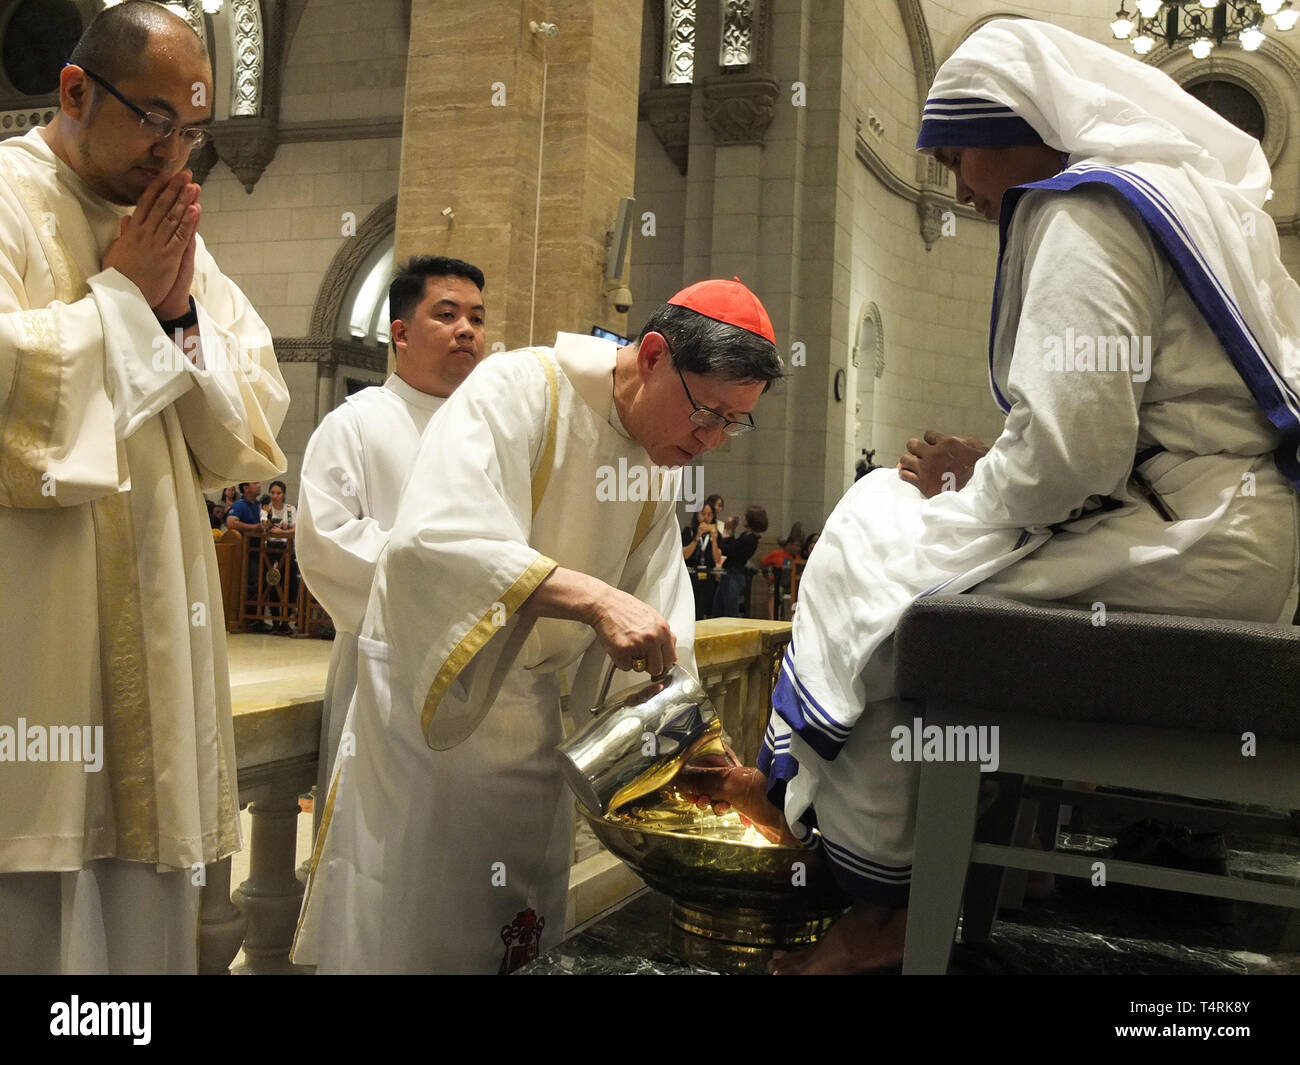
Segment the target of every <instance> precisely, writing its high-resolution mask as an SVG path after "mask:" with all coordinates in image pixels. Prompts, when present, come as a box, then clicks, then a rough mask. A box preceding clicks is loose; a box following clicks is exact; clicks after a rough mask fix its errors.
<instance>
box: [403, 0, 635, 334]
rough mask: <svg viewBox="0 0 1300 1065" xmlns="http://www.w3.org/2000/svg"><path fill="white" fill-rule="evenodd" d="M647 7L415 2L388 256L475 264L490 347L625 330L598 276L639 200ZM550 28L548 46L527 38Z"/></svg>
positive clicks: (555, 0)
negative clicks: (611, 240)
mask: <svg viewBox="0 0 1300 1065" xmlns="http://www.w3.org/2000/svg"><path fill="white" fill-rule="evenodd" d="M641 11H642V5H641V4H640V3H635V4H627V3H615V2H613V0H551V2H550V3H543V2H541V0H490V2H487V3H483V4H476V5H472V6H468V7H467V6H465V5H463V4H455V3H451V2H450V0H412V5H411V45H410V53H409V58H408V66H407V82H406V110H405V124H404V128H403V137H402V161H401V171H400V175H399V179H398V211H397V236H396V241H397V258H398V259H399V260H401V259H402V258H404V257H406V256H408V255H412V254H436V255H438V254H440V255H455V256H457V257H459V258H462V259H468V260H469V261H471V262H473V263H475V264H476V265H478V266H479V267H481V268H482V269H483V272H484V274H485V275H486V278H487V290H486V296H487V307H488V314H487V320H488V327H487V339H488V343H489V345H492V344H494V343H496V342H500V343H503V344H504V345H505V346H506V347H508V348H514V347H519V346H521V345H524V344H527V343H528V342H529V339H530V323H531V337H532V340H533V342H535V343H539V344H549V343H551V342H552V341H553V340H554V338H555V333H556V332H557V331H559V330H570V331H574V332H581V333H586V332H589V331H590V329H591V327H592V326H593V325H597V324H599V325H602V326H605V327H606V328H610V329H614V330H617V331H620V332H622V331H625V330H626V327H627V318H626V315H624V314H618V313H616V312H615V311H614V309H613V307H612V306H610V305H609V303H608V301H607V299H606V297H605V293H604V287H603V274H604V267H605V259H606V254H607V253H606V234H607V231H608V230H609V228H610V227H611V226H612V225H613V221H614V217H615V213H616V211H617V209H618V201H619V199H620V198H621V197H623V196H631V195H632V189H633V175H634V169H635V161H636V115H637V75H638V60H639V55H640V47H641ZM543 21H548V22H552V23H554V24H555V25H556V27H557V28H558V32H557V34H556V35H555V36H554V37H549V36H545V35H539V34H535V33H534V32H533V31H532V30H531V29H530V25H529V24H530V22H538V23H540V22H543ZM449 57H454V62H452V61H449ZM544 74H545V85H546V109H545V119H544V126H543V116H542V113H541V112H542V88H543V75H544ZM539 134H542V136H541V137H540V140H539ZM539 151H540V159H541V170H540V194H541V197H540V198H541V212H540V221H538V192H539V180H538V175H539V170H538V161H539ZM448 208H449V209H450V210H451V212H452V214H451V216H448V215H446V214H444V211H445V210H447V209H448ZM534 237H536V263H537V271H536V273H537V283H536V299H535V300H534V299H533V268H534Z"/></svg>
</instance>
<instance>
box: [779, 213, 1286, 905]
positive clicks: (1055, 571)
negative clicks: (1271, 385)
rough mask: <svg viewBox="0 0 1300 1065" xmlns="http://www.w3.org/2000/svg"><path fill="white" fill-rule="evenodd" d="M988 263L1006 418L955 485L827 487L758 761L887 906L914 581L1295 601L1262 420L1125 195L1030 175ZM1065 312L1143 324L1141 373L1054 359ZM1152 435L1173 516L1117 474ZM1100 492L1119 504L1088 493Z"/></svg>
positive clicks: (1094, 329) (1134, 597)
mask: <svg viewBox="0 0 1300 1065" xmlns="http://www.w3.org/2000/svg"><path fill="white" fill-rule="evenodd" d="M1003 271H1004V272H1003V277H1002V285H1001V292H1002V302H1001V305H1000V309H999V317H998V321H997V322H996V323H995V324H996V334H995V335H996V336H997V337H998V340H999V344H998V347H997V350H996V351H995V353H994V366H993V371H994V380H995V384H996V386H997V388H998V389H999V391H1001V392H1002V394H1003V395H1005V396H1007V397H1008V398H1009V399H1010V400H1011V402H1012V408H1011V412H1010V414H1009V415H1008V416H1007V421H1006V425H1005V427H1004V428H1003V431H1002V434H1001V435H1000V436H999V437H998V439H997V441H996V442H995V443H994V445H993V447H992V449H991V450H990V451H989V453H988V454H987V455H986V456H985V457H984V458H983V459H981V460H980V461H979V462H978V463H977V464H976V467H975V472H974V474H973V476H972V477H971V479H970V482H969V483H968V484H967V485H966V486H965V487H964V488H963V489H962V490H961V491H959V492H941V493H940V494H938V495H936V496H934V497H933V498H931V499H929V500H927V499H924V498H923V497H922V496H921V494H920V492H919V491H918V490H917V489H915V488H913V487H912V486H910V485H908V484H906V483H904V482H903V481H902V480H901V479H900V478H899V476H898V473H897V472H896V471H895V470H892V469H886V470H877V471H874V472H873V473H871V474H869V475H868V476H867V477H864V478H863V479H862V480H861V481H859V482H858V483H857V484H855V485H854V487H853V488H852V489H851V490H850V491H849V493H848V494H846V495H845V497H844V498H843V499H842V500H841V501H840V503H839V505H838V506H837V507H836V509H835V511H834V513H832V515H831V517H830V519H829V520H828V521H827V523H826V528H825V531H824V532H823V534H822V537H821V539H820V540H819V541H818V543H817V550H816V551H815V552H814V553H813V556H812V559H811V560H810V562H809V565H808V568H807V570H806V571H805V574H804V578H803V582H802V583H801V584H800V586H799V612H798V614H797V616H796V618H795V622H794V632H793V642H792V644H791V651H790V653H789V654H788V655H787V659H786V662H785V664H784V666H783V670H782V678H781V681H780V683H779V684H778V687H777V690H776V692H775V693H774V696H773V702H774V706H775V707H776V709H775V710H774V712H773V715H772V718H771V723H770V725H769V729H768V733H767V736H766V739H765V744H764V746H765V751H764V755H763V756H762V757H761V758H760V766H762V767H763V768H764V769H765V770H766V771H767V772H768V773H769V776H770V777H772V778H773V779H776V780H782V781H784V786H783V789H782V787H781V785H778V789H777V790H778V793H779V792H780V791H781V790H783V793H784V808H785V812H786V816H787V818H788V819H789V820H790V822H791V824H792V826H794V827H796V830H797V831H800V832H801V833H806V832H807V831H808V829H809V820H810V819H809V811H810V809H813V810H815V814H816V823H817V827H818V829H819V831H820V832H821V836H822V841H823V843H824V844H825V846H826V849H827V852H828V855H829V857H830V858H831V859H832V866H833V868H834V869H835V870H836V872H837V874H838V875H839V876H840V877H841V879H842V881H843V882H844V884H845V886H846V887H847V888H848V889H849V890H850V891H852V892H853V893H855V894H856V895H858V897H861V898H866V899H871V900H873V901H877V902H880V903H883V904H887V905H901V904H903V902H904V901H905V898H906V886H907V884H908V882H909V881H910V875H911V867H910V862H911V848H912V831H913V823H914V821H913V818H914V813H915V810H914V806H915V798H916V773H917V769H918V767H917V765H916V764H915V763H910V762H896V761H894V760H893V759H892V758H891V750H892V747H893V744H892V741H891V738H890V733H891V730H892V729H893V728H894V727H895V726H897V725H900V724H906V725H909V726H910V724H911V716H912V712H913V709H914V708H912V707H909V706H906V705H904V704H903V703H902V702H901V701H900V700H899V699H898V698H897V696H896V693H895V689H894V683H893V668H892V637H893V632H894V627H895V625H896V623H897V621H898V618H899V616H900V615H901V614H902V613H903V611H904V610H905V609H906V608H907V606H908V605H909V604H910V603H911V601H912V600H913V599H915V598H916V597H918V596H920V595H924V594H930V593H933V592H937V591H942V592H945V593H958V592H963V591H968V590H971V589H974V590H977V591H978V592H980V593H981V594H990V595H1000V596H1005V597H1008V598H1013V599H1023V600H1043V601H1047V600H1056V601H1064V602H1069V603H1076V604H1082V605H1084V606H1088V607H1090V606H1091V605H1092V604H1093V603H1095V602H1102V603H1104V604H1105V606H1106V608H1107V609H1110V610H1124V609H1129V610H1138V611H1148V612H1163V613H1174V614H1186V615H1193V616H1194V615H1204V616H1211V617H1221V618H1240V619H1249V620H1261V621H1269V622H1276V621H1280V620H1281V621H1289V620H1290V618H1291V614H1292V612H1293V611H1294V609H1295V605H1296V581H1297V552H1298V550H1300V547H1298V545H1300V534H1298V532H1297V529H1298V527H1300V516H1298V513H1297V510H1298V508H1297V498H1296V494H1295V492H1294V491H1293V490H1292V489H1291V487H1290V485H1289V484H1288V483H1287V481H1286V479H1285V478H1284V477H1283V476H1282V474H1281V473H1280V472H1279V471H1278V469H1277V467H1276V465H1275V463H1274V460H1273V451H1274V449H1275V448H1276V446H1277V442H1278V433H1277V431H1276V430H1275V429H1274V428H1273V426H1272V425H1270V424H1269V422H1268V421H1267V420H1266V419H1265V418H1264V416H1263V415H1262V414H1261V412H1260V410H1259V408H1258V406H1257V405H1256V403H1255V401H1254V399H1253V398H1252V397H1251V394H1250V392H1249V390H1248V389H1247V387H1246V385H1245V384H1244V383H1243V381H1242V379H1241V377H1240V375H1239V374H1238V373H1237V371H1236V370H1235V369H1234V368H1233V366H1232V364H1231V363H1230V362H1229V360H1228V358H1227V356H1226V355H1225V354H1224V352H1223V350H1222V348H1221V347H1220V346H1219V344H1218V342H1217V340H1216V339H1215V337H1214V334H1213V333H1212V332H1211V331H1210V328H1209V326H1208V325H1207V324H1206V322H1205V319H1204V318H1203V317H1202V315H1201V314H1200V313H1199V312H1198V311H1197V309H1196V307H1195V306H1194V305H1193V304H1192V302H1191V300H1190V298H1189V297H1188V295H1187V293H1186V291H1185V290H1184V288H1183V287H1182V285H1181V283H1180V282H1179V281H1178V279H1177V277H1176V276H1174V273H1173V271H1172V269H1171V267H1170V266H1169V264H1168V262H1167V261H1166V260H1165V259H1164V258H1163V256H1162V255H1161V254H1160V253H1159V251H1158V250H1157V249H1156V248H1155V247H1154V245H1153V243H1152V239H1151V236H1150V234H1149V233H1148V231H1147V229H1146V227H1145V226H1143V224H1142V223H1141V222H1140V221H1139V220H1138V218H1137V216H1136V214H1135V213H1134V212H1133V211H1132V209H1131V208H1129V207H1128V206H1127V204H1126V203H1125V202H1124V201H1123V200H1121V199H1120V198H1119V196H1118V195H1117V194H1115V193H1113V192H1111V191H1109V190H1102V189H1097V188H1085V189H1079V190H1076V191H1073V192H1071V193H1069V194H1066V195H1061V194H1052V193H1044V192H1031V193H1029V194H1027V195H1026V198H1025V200H1024V201H1023V202H1022V204H1021V205H1020V207H1019V208H1018V210H1017V213H1016V215H1015V221H1014V225H1013V226H1012V228H1011V231H1010V233H1009V236H1008V244H1007V249H1006V254H1005V256H1004V262H1003ZM1067 329H1068V330H1070V334H1069V335H1070V336H1072V337H1073V338H1074V342H1075V346H1076V347H1079V346H1080V345H1079V339H1080V338H1083V337H1092V338H1096V337H1098V336H1103V337H1111V336H1123V337H1129V336H1137V337H1147V336H1149V337H1151V338H1152V345H1151V347H1152V351H1153V355H1154V358H1153V360H1152V363H1151V366H1150V371H1151V372H1150V379H1149V380H1146V381H1142V380H1135V379H1134V375H1133V374H1132V373H1131V372H1130V373H1125V372H1122V371H1118V370H1106V371H1099V370H1083V369H1075V370H1061V369H1056V368H1054V366H1053V364H1052V362H1051V361H1050V359H1049V354H1050V352H1051V351H1052V350H1053V349H1054V347H1055V343H1056V341H1057V340H1062V341H1063V340H1064V339H1065V337H1066V335H1067V334H1066V330H1067ZM1138 376H1142V375H1141V374H1139V375H1138ZM1152 445H1161V446H1163V447H1164V448H1166V449H1167V450H1165V451H1164V452H1163V453H1161V454H1158V455H1156V456H1155V457H1153V458H1150V459H1148V460H1146V461H1145V462H1144V463H1142V465H1141V469H1142V471H1143V472H1144V473H1145V474H1146V476H1147V478H1148V480H1149V481H1150V482H1151V483H1152V486H1153V487H1154V488H1155V490H1156V491H1157V492H1158V493H1160V495H1161V497H1163V499H1164V500H1165V502H1166V503H1167V504H1168V505H1169V506H1170V507H1172V508H1173V510H1174V512H1175V513H1176V514H1177V515H1178V517H1179V519H1180V520H1178V521H1172V522H1167V521H1165V520H1164V519H1163V518H1162V517H1161V516H1160V515H1159V514H1158V513H1157V512H1156V510H1155V509H1154V508H1153V506H1152V505H1151V504H1150V503H1149V502H1147V501H1146V500H1145V499H1143V498H1142V497H1141V496H1140V495H1138V494H1137V493H1136V492H1135V491H1134V489H1133V488H1132V487H1131V486H1130V482H1129V475H1130V471H1131V470H1132V468H1133V464H1134V456H1135V454H1136V453H1137V452H1138V451H1140V450H1142V449H1145V448H1147V447H1150V446H1152ZM1248 492H1249V494H1247V493H1248ZM1101 497H1109V498H1110V499H1112V500H1116V501H1118V502H1119V504H1120V505H1119V506H1118V507H1117V508H1115V509H1109V510H1105V509H1099V508H1098V507H1097V506H1096V503H1097V501H1098V500H1099V499H1100V498H1101ZM1071 518H1073V520H1070V519H1071ZM1062 523H1063V524H1062ZM1053 525H1057V526H1058V531H1056V532H1055V533H1053V531H1052V529H1051V528H1050V527H1051V526H1053ZM846 633H847V634H851V636H852V638H851V640H848V641H846V640H845V634H846ZM936 653H941V651H939V650H938V649H936ZM792 723H793V725H794V726H795V727H792Z"/></svg>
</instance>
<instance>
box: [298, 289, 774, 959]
mask: <svg viewBox="0 0 1300 1065" xmlns="http://www.w3.org/2000/svg"><path fill="white" fill-rule="evenodd" d="M781 374H782V367H781V360H780V358H779V357H778V356H777V353H776V345H775V334H774V333H773V330H772V324H771V321H770V320H769V318H768V316H767V312H766V311H765V310H764V309H763V306H762V304H761V303H760V302H759V301H758V298H757V297H756V296H755V295H754V294H753V293H752V292H750V291H749V290H748V289H747V288H745V286H744V285H742V284H740V283H739V282H733V281H704V282H700V283H699V284H697V285H692V286H691V287H689V288H687V289H685V290H683V291H682V292H680V293H678V294H677V295H676V296H674V297H673V299H672V300H671V301H670V304H669V305H668V306H667V307H665V308H662V309H661V310H659V311H658V312H656V313H655V314H654V315H653V316H652V317H651V319H650V320H649V322H647V323H646V328H645V329H644V330H642V332H641V335H640V337H639V339H638V340H637V342H636V343H634V344H629V345H627V346H626V347H622V348H617V347H616V346H615V345H614V344H613V343H612V342H610V341H608V340H602V339H599V338H597V337H592V336H579V335H575V334H570V333H561V334H560V335H559V337H558V338H557V340H556V343H555V347H554V348H547V347H537V348H525V349H522V350H519V351H513V352H506V353H503V354H500V355H494V356H493V357H492V358H491V359H489V360H488V361H487V363H486V364H485V365H484V366H482V367H481V368H480V369H478V370H476V371H475V372H474V374H473V375H471V377H470V378H469V380H468V381H466V382H465V384H464V385H462V386H461V387H460V388H459V389H458V390H457V392H456V394H455V395H454V396H452V398H451V399H450V400H449V401H448V402H447V404H446V405H445V406H444V407H443V409H442V410H441V411H440V412H439V414H438V416H437V417H436V418H434V419H433V420H432V421H431V422H430V423H429V426H428V429H427V430H426V431H425V435H424V439H423V440H422V441H421V443H420V448H419V452H418V454H417V455H416V459H415V462H414V464H413V466H412V468H411V474H410V478H409V479H408V481H407V484H406V488H405V489H404V491H403V493H402V500H401V503H400V504H399V506H398V508H397V516H396V519H395V521H394V524H393V530H392V533H391V534H390V535H389V537H388V549H387V551H386V552H385V553H384V555H383V556H382V558H381V559H380V561H379V565H378V567H377V569H376V573H375V581H374V585H373V587H372V588H371V593H370V601H369V603H368V605H367V609H366V614H365V621H364V623H363V625H362V627H361V629H360V632H359V638H358V645H359V652H360V653H359V655H358V660H357V671H358V677H357V692H356V697H355V698H354V700H353V703H352V711H351V713H350V715H349V718H348V720H349V723H350V724H349V732H350V736H349V747H348V748H344V747H340V750H339V756H338V761H337V765H336V766H335V771H334V776H333V778H332V781H331V789H330V794H329V796H328V798H327V801H326V809H325V812H324V815H323V821H322V827H321V834H322V838H321V839H320V840H318V841H317V847H316V854H315V859H314V862H313V872H312V880H311V883H310V885H309V887H308V895H307V898H306V900H305V901H304V907H303V917H302V920H301V922H300V930H299V934H298V937H297V941H296V943H295V947H294V959H295V961H297V962H300V963H305V964H318V965H319V971H321V972H466V973H474V972H478V973H482V972H498V971H507V970H509V969H511V968H513V967H515V966H516V965H518V964H521V963H522V962H523V961H525V960H527V959H528V958H529V957H532V956H535V955H536V953H537V952H538V951H540V950H545V949H546V947H547V944H548V943H553V942H557V941H558V939H559V938H560V936H562V935H563V934H564V930H565V929H564V923H565V909H566V902H567V897H568V881H569V866H570V861H571V851H572V814H573V800H572V796H571V795H570V794H569V793H568V791H567V789H566V788H565V786H564V783H563V781H562V778H561V773H560V767H559V761H558V757H557V755H556V753H555V746H556V745H557V744H558V743H560V741H561V740H562V739H563V738H564V732H563V728H562V725H561V720H560V707H559V700H560V692H561V679H560V675H561V671H564V672H565V674H566V675H568V676H569V677H570V678H571V679H572V684H571V694H570V696H569V698H570V702H571V704H572V705H574V706H583V707H585V706H589V705H591V702H592V701H594V699H595V696H596V689H597V687H598V686H599V682H600V674H601V672H602V671H603V669H604V667H605V666H606V664H607V661H608V660H612V661H613V662H614V664H615V665H617V666H618V667H619V668H620V669H624V670H633V671H636V672H639V673H649V674H658V673H661V672H662V671H664V670H665V669H667V668H668V667H669V666H671V665H672V664H673V663H674V661H680V662H681V663H682V665H683V667H684V668H686V669H688V670H691V669H693V663H694V635H695V610H694V598H693V596H692V594H691V590H690V585H689V582H688V581H687V579H686V571H685V569H684V567H683V566H682V563H681V548H680V545H679V542H678V532H677V520H676V499H677V497H678V495H679V492H680V487H681V473H680V471H678V470H675V469H672V470H671V472H670V468H672V467H679V466H681V465H683V464H684V463H687V462H690V461H692V460H693V459H696V458H698V457H699V456H700V455H702V454H703V453H704V452H705V451H708V450H709V449H711V448H714V447H716V446H717V445H718V444H720V443H721V442H722V440H723V439H724V437H726V436H733V435H738V434H741V433H744V432H747V431H749V430H751V429H753V428H754V422H753V418H752V417H751V415H750V411H751V410H753V408H754V405H755V403H756V402H757V401H758V397H759V396H760V395H761V394H762V393H763V392H765V391H766V390H767V389H768V387H769V386H770V384H771V382H772V381H773V380H775V379H777V378H779V377H780V376H781ZM614 470H621V471H624V473H625V474H630V476H628V477H627V481H628V486H627V490H625V491H621V492H617V493H615V498H613V499H609V498H608V497H607V496H606V495H604V494H602V492H601V490H600V488H599V486H600V485H602V484H606V483H608V481H609V480H610V476H609V473H610V471H614ZM634 481H635V482H636V483H637V484H639V485H640V486H641V487H642V488H649V489H650V490H649V491H639V490H637V489H634V488H632V487H631V486H632V484H633V482H634ZM503 939H505V940H506V941H507V942H505V943H503Z"/></svg>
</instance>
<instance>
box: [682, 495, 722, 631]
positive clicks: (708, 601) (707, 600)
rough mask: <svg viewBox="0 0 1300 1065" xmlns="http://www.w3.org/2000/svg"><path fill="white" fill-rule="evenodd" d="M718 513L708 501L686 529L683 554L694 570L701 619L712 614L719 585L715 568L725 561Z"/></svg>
mask: <svg viewBox="0 0 1300 1065" xmlns="http://www.w3.org/2000/svg"><path fill="white" fill-rule="evenodd" d="M714 517H715V515H714V510H713V507H711V506H710V505H709V504H708V503H707V502H706V503H705V504H704V505H703V506H702V507H700V509H699V512H698V513H697V514H696V515H695V517H694V518H693V519H692V521H691V524H690V525H688V526H686V528H684V529H683V530H682V558H684V559H685V560H686V568H687V569H688V570H690V571H691V589H692V590H693V591H694V593H695V619H696V620H697V621H700V620H703V619H704V618H707V617H708V616H709V610H710V609H711V608H712V606H713V596H714V594H715V592H716V591H717V586H718V579H717V578H716V577H715V576H713V570H714V569H715V568H716V567H717V566H720V565H722V548H721V547H720V546H719V545H718V526H717V525H716V524H715V521H714Z"/></svg>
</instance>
